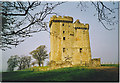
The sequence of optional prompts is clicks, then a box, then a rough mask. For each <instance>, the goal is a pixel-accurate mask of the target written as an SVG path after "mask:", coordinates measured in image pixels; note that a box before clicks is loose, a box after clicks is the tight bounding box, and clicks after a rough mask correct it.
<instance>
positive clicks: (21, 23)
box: [0, 1, 118, 50]
mask: <svg viewBox="0 0 120 83" xmlns="http://www.w3.org/2000/svg"><path fill="white" fill-rule="evenodd" d="M62 3H64V2H40V1H33V2H29V1H27V2H22V1H17V2H3V3H2V4H3V5H2V9H3V11H2V15H3V18H2V19H3V28H2V32H1V35H2V36H1V39H2V40H1V41H2V43H1V45H0V47H1V48H2V49H3V50H5V49H6V48H11V46H13V45H14V46H17V45H19V44H20V43H21V42H23V41H24V40H25V39H26V38H29V37H31V36H32V35H33V33H37V32H40V31H48V27H47V22H45V21H44V19H45V18H46V17H47V16H49V15H51V14H57V13H56V12H55V11H54V9H55V8H56V7H57V6H59V5H61V4H62ZM90 3H91V6H93V7H94V8H95V10H96V13H93V14H94V16H96V17H97V18H98V21H99V22H100V23H101V24H102V25H103V26H104V27H105V29H107V30H113V28H109V27H107V25H113V26H114V25H115V24H117V23H118V18H117V17H116V16H115V15H114V14H115V12H116V11H117V10H118V7H117V8H116V7H114V5H116V4H118V3H117V2H111V4H113V6H111V7H109V5H107V4H106V2H101V1H96V2H93V1H91V2H90ZM66 4H67V2H66ZM77 4H78V7H81V8H82V9H81V11H82V10H83V9H84V10H86V8H88V6H87V5H86V4H87V2H81V1H80V2H78V3H77ZM37 8H39V11H36V10H37ZM61 12H62V11H61ZM48 32H49V31H48ZM52 34H53V33H52Z"/></svg>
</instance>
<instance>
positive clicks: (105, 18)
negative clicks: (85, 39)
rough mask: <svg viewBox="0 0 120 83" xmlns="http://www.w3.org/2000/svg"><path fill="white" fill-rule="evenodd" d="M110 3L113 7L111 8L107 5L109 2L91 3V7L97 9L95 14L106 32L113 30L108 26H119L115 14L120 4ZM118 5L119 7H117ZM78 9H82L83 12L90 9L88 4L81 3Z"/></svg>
mask: <svg viewBox="0 0 120 83" xmlns="http://www.w3.org/2000/svg"><path fill="white" fill-rule="evenodd" d="M109 3H110V4H111V5H112V6H111V7H110V6H109V4H107V2H101V1H96V2H93V1H91V6H93V7H94V8H95V10H96V13H95V14H94V16H96V17H97V19H98V21H99V22H100V23H101V24H102V25H103V27H104V28H105V29H106V30H113V28H109V27H107V25H110V26H111V25H112V26H114V25H115V24H118V18H117V16H116V15H115V13H116V12H117V11H118V9H119V5H118V3H119V2H109ZM116 4H117V5H118V7H116V6H115V5H116ZM78 7H81V11H83V10H85V11H86V8H88V6H87V2H82V1H80V2H79V3H78Z"/></svg>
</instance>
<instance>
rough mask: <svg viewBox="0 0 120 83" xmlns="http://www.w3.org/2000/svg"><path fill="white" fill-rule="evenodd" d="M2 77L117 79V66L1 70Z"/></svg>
mask: <svg viewBox="0 0 120 83" xmlns="http://www.w3.org/2000/svg"><path fill="white" fill-rule="evenodd" d="M36 68H38V67H36ZM2 79H3V81H118V68H117V67H116V68H112V69H108V70H107V69H102V70H101V69H88V68H87V67H71V68H61V69H55V70H50V71H34V72H33V71H30V70H29V69H27V70H24V71H14V72H3V78H2Z"/></svg>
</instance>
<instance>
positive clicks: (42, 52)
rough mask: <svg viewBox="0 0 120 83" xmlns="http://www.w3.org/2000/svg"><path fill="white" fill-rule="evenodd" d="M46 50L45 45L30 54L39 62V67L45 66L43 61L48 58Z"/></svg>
mask: <svg viewBox="0 0 120 83" xmlns="http://www.w3.org/2000/svg"><path fill="white" fill-rule="evenodd" d="M45 48H46V47H45V45H41V46H39V47H38V48H37V49H35V50H33V51H32V52H30V54H31V55H32V57H33V58H34V59H36V60H37V63H38V65H39V66H41V64H43V61H44V60H45V59H46V58H47V56H48V54H47V51H46V49H45Z"/></svg>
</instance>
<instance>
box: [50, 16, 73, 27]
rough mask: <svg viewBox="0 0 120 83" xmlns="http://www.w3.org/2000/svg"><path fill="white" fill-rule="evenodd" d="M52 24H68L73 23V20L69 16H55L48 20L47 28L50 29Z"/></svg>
mask: <svg viewBox="0 0 120 83" xmlns="http://www.w3.org/2000/svg"><path fill="white" fill-rule="evenodd" d="M52 22H68V23H73V18H72V17H70V16H63V17H62V16H58V17H57V16H56V15H54V16H53V17H51V18H50V23H49V27H51V25H52Z"/></svg>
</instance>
